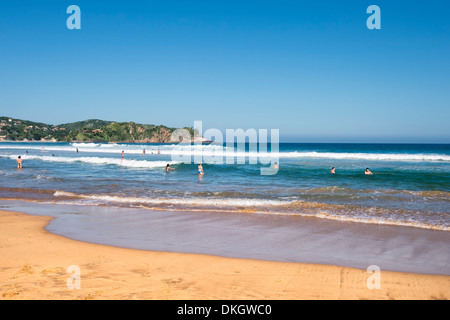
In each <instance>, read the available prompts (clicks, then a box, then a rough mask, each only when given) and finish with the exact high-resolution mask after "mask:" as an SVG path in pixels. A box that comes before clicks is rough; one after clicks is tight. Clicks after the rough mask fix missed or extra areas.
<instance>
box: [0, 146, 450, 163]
mask: <svg viewBox="0 0 450 320" xmlns="http://www.w3.org/2000/svg"><path fill="white" fill-rule="evenodd" d="M42 147H44V149H43V150H44V151H64V152H75V150H76V149H77V148H78V151H79V152H84V153H110V154H112V153H114V154H119V155H120V154H121V152H122V150H123V151H124V152H125V154H141V153H142V151H143V149H146V154H147V155H151V153H152V152H153V154H157V151H158V150H160V153H161V154H163V155H172V156H175V157H176V158H177V159H178V158H183V156H185V157H190V156H198V157H199V158H200V157H205V158H207V159H220V158H222V160H223V163H226V159H227V158H230V157H231V158H236V157H240V158H248V159H250V158H253V159H258V158H259V159H265V158H278V159H279V158H292V159H294V158H298V159H337V160H364V161H367V160H374V161H415V162H435V161H438V162H450V155H446V154H423V153H347V152H317V151H308V152H295V151H294V152H253V151H239V150H238V151H236V150H233V149H231V148H228V147H223V146H221V145H215V144H209V145H176V144H169V145H167V144H166V145H157V146H151V145H142V144H133V145H131V144H120V145H119V144H115V143H102V144H98V143H72V144H71V145H66V146H61V145H54V146H51V145H50V146H49V145H45V146H40V145H30V144H26V145H25V144H24V145H0V149H18V150H39V151H43V150H42ZM174 159H175V158H174ZM203 162H208V161H205V160H203Z"/></svg>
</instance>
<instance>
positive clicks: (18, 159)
mask: <svg viewBox="0 0 450 320" xmlns="http://www.w3.org/2000/svg"><path fill="white" fill-rule="evenodd" d="M16 162H17V169H22V163H23V160H22V157H21V156H19V157H18V158H17V161H16Z"/></svg>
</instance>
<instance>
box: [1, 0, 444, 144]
mask: <svg viewBox="0 0 450 320" xmlns="http://www.w3.org/2000/svg"><path fill="white" fill-rule="evenodd" d="M72 4H75V5H78V6H79V7H80V9H81V30H69V29H68V28H67V27H66V20H67V18H68V17H69V16H70V14H67V13H66V9H67V7H68V6H69V5H72ZM372 4H375V5H378V6H379V7H380V9H381V29H380V30H369V29H368V28H367V26H366V20H367V18H368V17H369V16H370V15H369V14H367V13H366V9H367V7H368V6H369V5H372ZM449 16H450V1H435V0H430V1H381V0H373V1H372V0H371V1H363V0H358V1H337V0H336V1H298V0H297V1H284V0H281V1H280V0H278V1H264V0H258V1H246V0H240V1H234V0H226V1H221V0H210V1H191V0H180V1H171V0H164V1H151V0H150V1H134V0H128V1H92V0H91V1H84V0H71V1H59V0H53V1H39V0H33V1H3V2H2V4H1V6H0V115H5V116H10V117H15V118H21V119H27V120H33V121H39V122H45V123H51V124H61V123H66V122H73V121H79V120H85V119H93V118H98V119H104V120H114V121H135V122H138V123H149V124H164V125H168V126H173V127H183V126H193V123H194V121H195V120H202V121H203V128H204V129H208V128H219V129H221V130H225V129H227V128H229V129H237V128H242V129H249V128H254V129H279V130H280V137H281V140H282V141H298V142H438V143H440V142H446V143H450V126H449V119H450V58H449V57H450V18H449Z"/></svg>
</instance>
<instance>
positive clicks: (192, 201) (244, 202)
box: [54, 191, 290, 207]
mask: <svg viewBox="0 0 450 320" xmlns="http://www.w3.org/2000/svg"><path fill="white" fill-rule="evenodd" d="M54 196H55V197H71V198H81V199H87V200H100V201H106V202H120V203H143V204H172V205H204V206H232V207H257V206H282V205H286V204H289V203H290V201H289V202H288V201H279V200H264V199H242V198H241V199H211V198H209V199H202V198H141V197H121V196H111V195H95V194H91V195H85V194H76V193H72V192H66V191H56V192H55V193H54Z"/></svg>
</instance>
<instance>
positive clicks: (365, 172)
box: [364, 168, 373, 174]
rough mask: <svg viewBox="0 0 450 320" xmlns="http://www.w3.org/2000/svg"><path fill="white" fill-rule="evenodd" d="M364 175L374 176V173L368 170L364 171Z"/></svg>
mask: <svg viewBox="0 0 450 320" xmlns="http://www.w3.org/2000/svg"><path fill="white" fill-rule="evenodd" d="M364 174H373V173H372V172H370V170H369V168H366V171H364Z"/></svg>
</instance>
